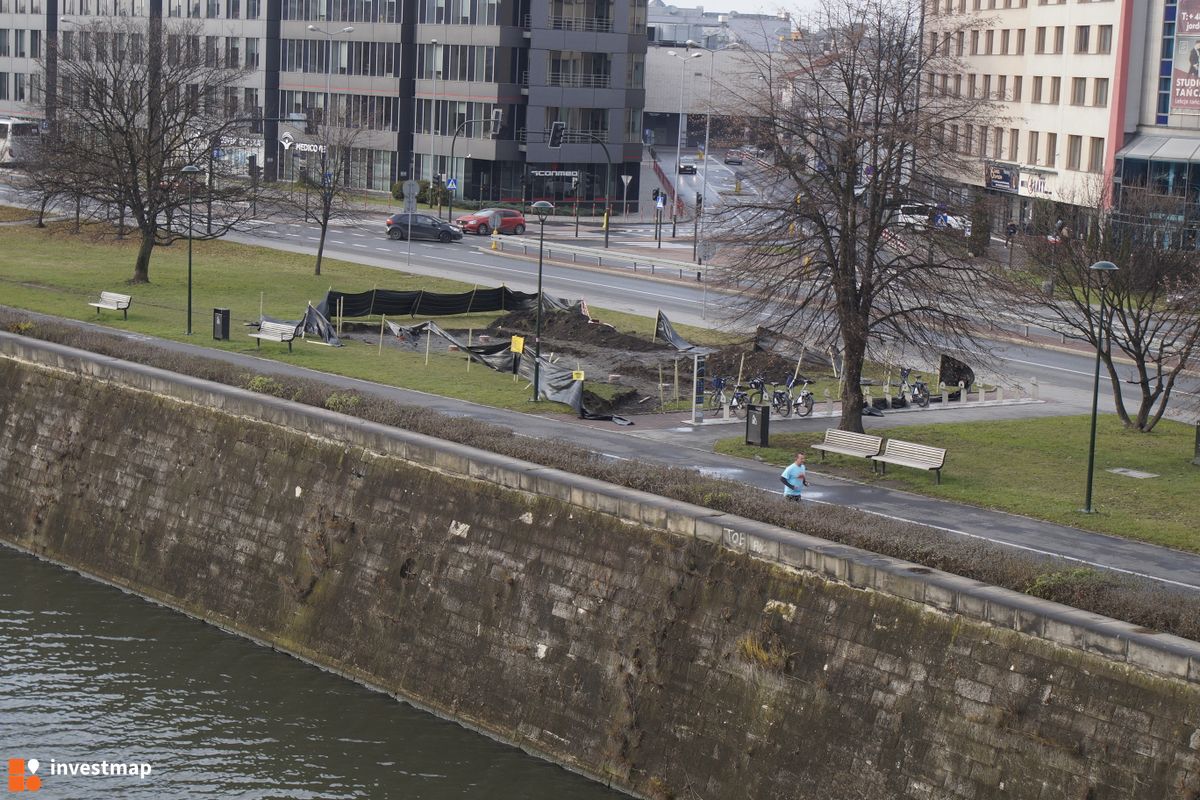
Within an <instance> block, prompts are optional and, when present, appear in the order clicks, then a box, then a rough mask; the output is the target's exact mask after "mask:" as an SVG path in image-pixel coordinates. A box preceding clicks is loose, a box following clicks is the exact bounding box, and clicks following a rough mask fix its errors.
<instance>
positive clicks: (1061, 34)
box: [1054, 25, 1067, 55]
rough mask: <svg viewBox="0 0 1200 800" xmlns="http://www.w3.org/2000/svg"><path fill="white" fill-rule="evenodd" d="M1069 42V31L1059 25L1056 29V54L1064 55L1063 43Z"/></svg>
mask: <svg viewBox="0 0 1200 800" xmlns="http://www.w3.org/2000/svg"><path fill="white" fill-rule="evenodd" d="M1066 40H1067V29H1066V27H1065V26H1063V25H1059V26H1057V27H1055V29H1054V54H1055V55H1062V51H1063V43H1064V42H1066Z"/></svg>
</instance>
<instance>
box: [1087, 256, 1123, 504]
mask: <svg viewBox="0 0 1200 800" xmlns="http://www.w3.org/2000/svg"><path fill="white" fill-rule="evenodd" d="M1089 269H1090V270H1091V271H1092V272H1094V273H1095V274H1096V278H1097V280H1098V281H1099V282H1100V327H1099V329H1098V330H1097V331H1096V374H1095V377H1094V378H1093V379H1092V431H1091V436H1090V438H1089V439H1088V466H1087V494H1086V495H1085V496H1084V500H1083V513H1084V514H1091V513H1092V511H1093V509H1092V474H1093V470H1094V469H1095V466H1096V409H1097V406H1098V405H1099V402H1100V353H1101V352H1102V351H1103V349H1104V348H1103V342H1104V288H1105V285H1106V284H1107V283H1108V276H1109V275H1111V274H1112V273H1114V272H1116V271H1117V265H1116V264H1114V263H1113V262H1111V261H1097V262H1096V263H1095V264H1092V266H1091V267H1090V268H1089Z"/></svg>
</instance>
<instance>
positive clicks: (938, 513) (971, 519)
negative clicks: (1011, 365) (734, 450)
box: [0, 312, 1200, 591]
mask: <svg viewBox="0 0 1200 800" xmlns="http://www.w3.org/2000/svg"><path fill="white" fill-rule="evenodd" d="M26 313H28V312H26ZM31 316H38V315H33V314H31ZM53 319H54V320H55V321H56V322H59V323H62V324H69V325H76V326H78V327H80V328H83V329H86V330H97V331H99V330H103V331H105V332H111V330H110V329H106V328H103V327H102V326H96V325H93V324H91V323H87V322H79V321H73V320H65V319H60V318H53ZM0 335H2V336H8V335H11V334H3V333H0ZM154 341H155V343H156V344H157V345H158V346H160V347H162V348H164V349H166V350H169V351H173V352H176V353H178V354H179V355H180V356H181V357H182V358H188V357H206V358H213V359H218V360H222V361H225V362H228V363H232V364H238V365H240V366H243V367H245V368H247V369H252V370H255V371H257V372H261V373H264V374H267V375H275V376H288V377H294V378H307V379H312V380H329V379H330V377H331V376H329V375H327V374H324V373H319V372H314V371H311V370H308V369H305V368H302V367H297V366H294V365H292V364H288V363H285V362H280V361H272V360H267V359H261V358H258V357H256V356H254V355H253V354H250V353H231V352H227V351H222V350H211V349H208V348H203V347H197V346H195V345H191V344H187V343H183V342H173V341H166V340H154ZM336 381H337V383H338V385H339V386H340V387H342V388H343V389H354V390H357V391H360V392H362V393H364V394H369V395H373V396H378V397H383V398H387V399H389V400H392V401H395V402H397V403H403V404H406V405H414V406H420V407H422V408H426V409H429V410H431V411H436V412H438V413H441V414H445V415H447V416H451V417H470V418H472V419H477V420H480V421H482V422H489V423H492V424H495V425H500V426H503V427H506V428H509V429H512V430H514V431H518V432H519V433H520V434H521V435H525V436H533V437H537V438H541V439H549V440H554V439H558V440H562V441H566V442H573V443H576V444H580V445H583V446H586V447H589V448H591V449H592V450H594V451H596V452H598V453H600V454H602V455H603V456H606V457H608V458H613V459H620V460H625V459H627V460H638V461H643V462H649V463H657V464H662V465H663V466H671V467H682V468H687V469H693V470H696V471H698V472H700V473H702V474H704V475H711V476H716V477H720V478H725V479H728V480H733V481H737V482H740V483H743V484H745V485H747V486H748V487H754V488H756V489H760V490H764V491H767V492H771V493H775V492H778V490H779V480H778V474H779V468H778V467H775V466H771V465H767V464H762V463H759V462H754V461H749V460H744V459H737V458H732V457H729V456H725V455H720V454H718V453H714V452H713V450H712V446H713V442H714V441H715V440H716V439H718V438H725V437H727V436H730V435H738V432H739V431H738V428H737V426H711V427H707V428H706V427H694V426H690V425H687V424H684V422H683V417H684V416H685V415H683V414H680V413H678V412H676V413H675V414H674V415H672V418H673V419H675V420H678V422H677V423H676V424H673V425H670V424H669V425H667V426H666V427H661V426H657V425H654V424H640V425H639V424H638V417H634V418H633V420H634V423H635V424H634V425H633V426H631V427H618V426H614V425H611V424H610V423H598V422H594V421H591V422H588V421H583V420H578V419H575V418H574V417H570V416H567V415H562V414H549V413H529V414H526V413H521V412H518V411H509V410H506V409H499V408H492V407H490V406H484V405H479V404H476V403H472V402H469V401H465V400H456V399H452V398H447V397H440V396H437V395H430V394H426V393H424V392H419V391H415V390H410V389H400V388H396V387H391V386H383V385H381V384H376V383H372V382H370V381H362V380H356V379H351V378H345V377H341V376H338V377H337V378H336ZM1046 394H1053V393H1046ZM1079 411H1080V409H1079V408H1078V407H1077V406H1075V405H1074V404H1072V403H1060V402H1057V401H1055V400H1050V402H1047V403H1038V404H1024V405H1009V406H1005V407H1003V409H1000V410H997V411H993V410H991V409H987V408H975V409H960V410H956V411H953V412H952V411H949V410H943V411H935V410H933V409H930V410H928V411H923V412H919V413H914V414H908V415H905V414H888V415H887V416H884V417H879V418H874V417H872V418H867V419H866V420H864V422H865V423H866V425H867V427H868V429H869V430H876V429H886V428H887V427H891V426H895V425H903V424H913V423H915V422H920V423H927V422H931V421H933V420H935V419H937V418H938V417H939V416H942V415H944V416H945V418H949V419H954V420H955V421H963V420H964V419H976V420H979V421H987V420H991V419H996V418H998V417H997V416H996V414H997V413H1001V412H1002V413H1003V416H1004V417H1005V418H1010V419H1011V418H1021V417H1033V416H1044V415H1048V414H1076V413H1079ZM951 415H953V416H951ZM645 422H648V420H644V421H643V423H645ZM831 422H832V420H830V419H829V418H812V417H808V418H804V419H792V420H787V421H784V423H783V424H782V425H779V426H778V427H776V430H781V429H784V426H785V425H786V429H787V430H811V431H819V430H823V429H824V428H826V427H830V425H831ZM962 457H966V456H964V455H962V454H954V453H951V454H950V457H949V458H948V460H947V466H946V471H947V472H952V471H953V469H954V459H955V458H962ZM809 468H810V473H809V474H810V481H811V483H812V486H811V489H810V491H808V492H806V493H805V497H806V498H807V500H806V502H813V503H818V504H820V503H828V504H832V505H840V506H846V507H850V508H856V509H859V510H862V511H865V512H867V513H869V514H875V515H878V516H881V517H886V518H888V519H894V520H901V521H910V522H912V524H914V525H923V526H929V527H933V528H936V529H938V530H942V531H944V532H947V533H950V534H952V535H955V536H961V537H964V538H969V539H978V540H982V541H987V542H993V543H997V544H1001V545H1004V546H1006V547H1011V548H1013V549H1014V550H1023V551H1026V552H1030V553H1040V554H1045V555H1050V556H1057V557H1060V558H1063V559H1067V560H1069V561H1073V562H1075V563H1078V564H1081V565H1087V566H1094V567H1100V568H1104V569H1110V570H1114V571H1118V572H1122V573H1127V574H1132V575H1139V576H1143V577H1148V578H1153V579H1155V580H1159V581H1162V582H1164V583H1167V584H1169V585H1173V586H1176V587H1182V588H1186V589H1189V590H1196V591H1200V555H1197V554H1192V553H1185V552H1181V551H1175V550H1169V549H1166V548H1163V547H1157V546H1155V545H1150V544H1145V543H1141V542H1134V541H1126V540H1124V539H1119V538H1117V537H1114V536H1108V535H1105V534H1099V533H1092V532H1089V531H1083V530H1079V529H1077V528H1071V527H1067V526H1064V525H1056V524H1053V523H1049V522H1043V521H1040V520H1034V519H1030V518H1027V517H1021V516H1017V515H1014V514H1008V513H1004V512H999V511H991V510H988V509H982V508H975V507H972V506H967V505H963V504H960V503H953V502H949V501H945V500H940V499H936V498H931V497H924V496H921V495H916V494H912V493H910V492H906V491H902V490H899V489H892V488H887V487H883V486H879V485H866V484H862V483H859V482H857V481H854V480H849V479H845V478H838V477H834V476H832V475H828V474H824V473H822V472H821V465H820V463H819V462H818V461H812V462H810V464H809Z"/></svg>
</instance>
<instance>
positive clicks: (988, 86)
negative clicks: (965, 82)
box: [979, 75, 992, 100]
mask: <svg viewBox="0 0 1200 800" xmlns="http://www.w3.org/2000/svg"><path fill="white" fill-rule="evenodd" d="M979 96H980V97H982V98H983V99H984V100H991V99H992V76H991V75H984V76H983V89H982V91H980V93H979Z"/></svg>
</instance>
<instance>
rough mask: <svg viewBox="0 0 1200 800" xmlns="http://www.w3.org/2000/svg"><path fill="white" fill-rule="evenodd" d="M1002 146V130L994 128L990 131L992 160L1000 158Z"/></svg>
mask: <svg viewBox="0 0 1200 800" xmlns="http://www.w3.org/2000/svg"><path fill="white" fill-rule="evenodd" d="M1003 146H1004V129H1003V128H996V129H994V130H993V131H992V158H1000V156H1001V148H1002V147H1003Z"/></svg>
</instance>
